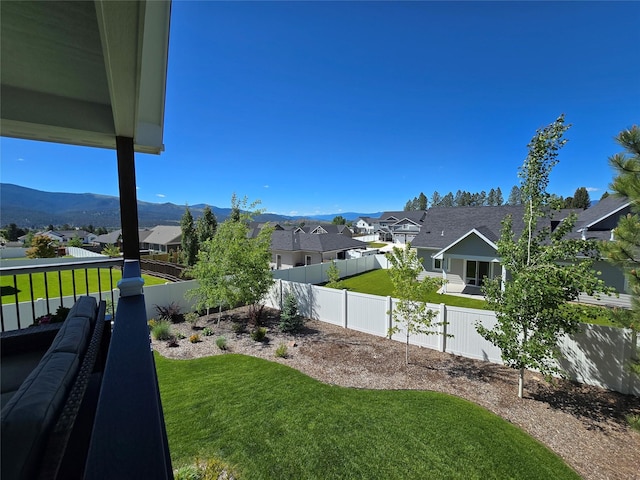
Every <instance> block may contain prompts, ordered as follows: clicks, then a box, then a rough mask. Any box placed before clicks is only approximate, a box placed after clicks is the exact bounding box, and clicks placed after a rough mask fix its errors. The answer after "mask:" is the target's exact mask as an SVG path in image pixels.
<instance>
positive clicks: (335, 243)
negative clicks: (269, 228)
mask: <svg viewBox="0 0 640 480" xmlns="http://www.w3.org/2000/svg"><path fill="white" fill-rule="evenodd" d="M366 246H367V244H366V243H365V242H361V241H360V240H355V239H353V238H351V237H349V236H348V235H341V234H339V233H322V234H318V233H306V232H302V231H299V230H296V231H293V230H276V231H274V232H273V233H272V235H271V254H272V259H271V261H272V266H273V268H275V269H276V270H279V269H281V268H291V267H296V266H301V265H312V264H315V263H322V262H328V261H331V260H344V259H345V258H347V256H348V255H347V252H348V251H349V250H354V249H363V248H366Z"/></svg>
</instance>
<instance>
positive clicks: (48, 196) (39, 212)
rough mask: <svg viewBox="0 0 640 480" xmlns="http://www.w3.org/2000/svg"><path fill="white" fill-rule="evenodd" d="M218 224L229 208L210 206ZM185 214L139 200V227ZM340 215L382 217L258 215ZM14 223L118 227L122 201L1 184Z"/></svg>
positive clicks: (2, 215)
mask: <svg viewBox="0 0 640 480" xmlns="http://www.w3.org/2000/svg"><path fill="white" fill-rule="evenodd" d="M205 207H206V205H205V204H198V205H189V210H190V212H191V214H192V215H193V217H194V218H198V217H200V216H201V215H202V211H203V209H204V208H205ZM210 208H211V210H212V211H213V213H214V214H215V216H216V218H217V219H218V221H223V220H224V219H225V218H227V216H229V213H230V212H231V209H230V208H219V207H215V206H211V205H210ZM184 212H185V206H184V205H176V204H173V203H151V202H141V201H138V223H139V225H140V227H153V226H155V225H179V224H180V219H181V218H182V215H183V214H184ZM338 215H341V216H343V217H344V218H345V219H347V220H354V219H356V218H358V217H361V216H363V217H364V216H366V217H379V216H380V215H381V212H376V213H357V212H346V213H336V214H329V215H314V216H307V217H290V216H286V215H279V214H275V213H264V214H261V215H258V216H257V217H256V218H255V220H257V221H260V222H266V221H271V222H281V223H285V222H301V221H304V220H314V221H323V222H330V221H331V220H333V218H334V217H336V216H338ZM11 223H15V224H16V225H17V226H18V227H20V228H25V227H26V228H35V229H38V228H43V227H46V226H47V225H50V224H51V225H65V224H67V225H70V226H73V227H81V226H87V225H93V226H94V227H105V228H108V229H109V228H119V227H120V200H119V198H118V197H113V196H108V195H98V194H95V193H61V192H43V191H41V190H35V189H32V188H27V187H22V186H19V185H14V184H11V183H0V225H8V224H11Z"/></svg>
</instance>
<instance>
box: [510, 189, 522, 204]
mask: <svg viewBox="0 0 640 480" xmlns="http://www.w3.org/2000/svg"><path fill="white" fill-rule="evenodd" d="M521 204H522V195H521V193H520V187H518V186H517V185H514V186H513V188H512V189H511V193H509V199H508V200H507V205H521Z"/></svg>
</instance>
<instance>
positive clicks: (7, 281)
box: [0, 268, 167, 303]
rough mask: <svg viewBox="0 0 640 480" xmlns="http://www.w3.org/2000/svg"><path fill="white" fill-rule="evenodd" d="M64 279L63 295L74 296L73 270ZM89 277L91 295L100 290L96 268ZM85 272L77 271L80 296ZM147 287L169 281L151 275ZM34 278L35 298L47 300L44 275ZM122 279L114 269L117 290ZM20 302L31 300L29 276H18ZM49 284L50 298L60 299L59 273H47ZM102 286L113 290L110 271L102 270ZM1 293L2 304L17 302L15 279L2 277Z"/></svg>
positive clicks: (67, 271) (82, 292)
mask: <svg viewBox="0 0 640 480" xmlns="http://www.w3.org/2000/svg"><path fill="white" fill-rule="evenodd" d="M60 274H61V277H62V295H63V296H67V295H73V283H72V278H71V270H63V271H61V272H60ZM88 276H89V293H94V292H97V291H98V290H99V288H98V273H97V270H96V269H95V268H93V269H89V270H88ZM85 277H86V276H85V271H84V270H76V272H75V282H76V291H77V292H78V293H80V294H84V293H85V292H86V278H85ZM142 277H143V278H144V283H145V285H159V284H163V283H166V282H167V280H165V279H163V278H158V277H151V276H149V275H143V276H142ZM32 278H33V297H34V298H45V297H46V293H45V286H44V274H42V273H36V274H33V275H32ZM121 278H122V272H121V271H120V270H118V269H115V268H114V269H113V288H116V286H117V283H118V280H120V279H121ZM17 281H18V301H19V302H27V301H30V300H31V297H30V294H29V291H30V286H29V275H26V274H25V275H18V276H17ZM47 284H48V287H49V297H50V298H51V297H59V296H60V288H59V283H58V272H48V273H47ZM100 286H101V287H102V291H108V290H111V283H110V280H109V270H108V269H106V268H101V269H100ZM0 291H1V292H2V303H13V302H15V295H14V286H13V277H12V276H6V277H0Z"/></svg>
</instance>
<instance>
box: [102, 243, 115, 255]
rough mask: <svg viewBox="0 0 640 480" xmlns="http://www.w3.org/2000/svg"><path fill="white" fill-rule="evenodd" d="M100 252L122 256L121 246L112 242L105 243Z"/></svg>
mask: <svg viewBox="0 0 640 480" xmlns="http://www.w3.org/2000/svg"><path fill="white" fill-rule="evenodd" d="M100 253H102V254H103V255H106V256H107V257H110V258H117V257H119V256H120V248H118V246H117V245H114V244H112V243H110V244H109V245H105V247H104V248H103V249H102V252H100Z"/></svg>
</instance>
